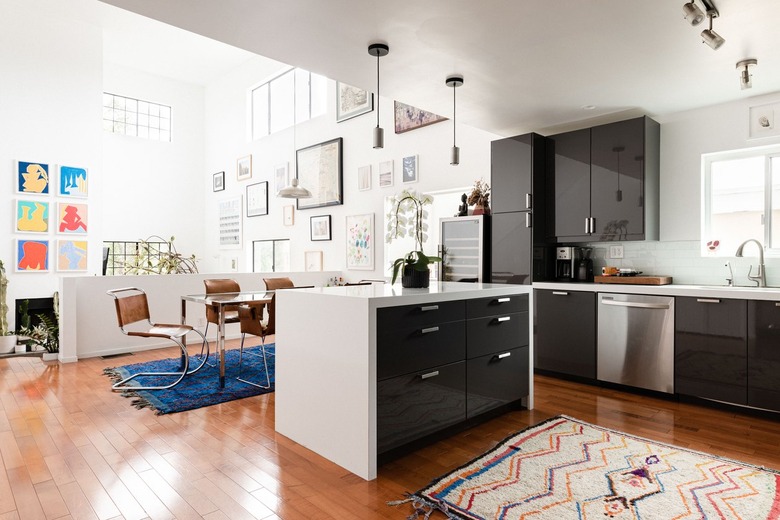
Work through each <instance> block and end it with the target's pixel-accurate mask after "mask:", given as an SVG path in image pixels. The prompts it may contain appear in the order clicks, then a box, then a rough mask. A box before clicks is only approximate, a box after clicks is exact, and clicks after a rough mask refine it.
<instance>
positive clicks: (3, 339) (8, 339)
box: [0, 335, 16, 354]
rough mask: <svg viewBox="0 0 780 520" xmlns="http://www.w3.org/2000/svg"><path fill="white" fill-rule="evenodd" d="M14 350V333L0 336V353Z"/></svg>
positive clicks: (8, 352)
mask: <svg viewBox="0 0 780 520" xmlns="http://www.w3.org/2000/svg"><path fill="white" fill-rule="evenodd" d="M14 350H16V335H13V336H0V354H10V353H11V352H13V351H14Z"/></svg>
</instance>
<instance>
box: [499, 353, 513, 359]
mask: <svg viewBox="0 0 780 520" xmlns="http://www.w3.org/2000/svg"><path fill="white" fill-rule="evenodd" d="M511 355H512V353H511V352H504V353H503V354H499V355H497V356H496V357H497V358H498V359H504V358H508V357H509V356H511Z"/></svg>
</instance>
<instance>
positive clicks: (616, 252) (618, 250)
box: [609, 246, 623, 258]
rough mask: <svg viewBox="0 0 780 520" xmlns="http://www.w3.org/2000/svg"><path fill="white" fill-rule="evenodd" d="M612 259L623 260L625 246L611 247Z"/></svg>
mask: <svg viewBox="0 0 780 520" xmlns="http://www.w3.org/2000/svg"><path fill="white" fill-rule="evenodd" d="M609 257H610V258H623V246H609Z"/></svg>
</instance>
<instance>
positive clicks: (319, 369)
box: [275, 282, 533, 480]
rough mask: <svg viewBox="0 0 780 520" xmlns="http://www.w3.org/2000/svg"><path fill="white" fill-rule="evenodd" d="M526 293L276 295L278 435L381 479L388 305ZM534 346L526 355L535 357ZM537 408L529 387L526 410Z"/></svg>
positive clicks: (481, 287) (483, 289)
mask: <svg viewBox="0 0 780 520" xmlns="http://www.w3.org/2000/svg"><path fill="white" fill-rule="evenodd" d="M526 294H527V295H528V298H529V299H530V298H532V287H531V286H530V285H506V284H485V283H457V282H443V283H437V282H431V286H430V287H429V288H427V289H405V288H402V287H401V286H400V284H399V285H390V284H373V285H359V286H345V287H318V288H311V289H296V290H289V291H279V292H278V293H277V295H276V397H275V414H276V415H275V421H276V422H275V427H276V431H277V432H279V433H280V434H282V435H284V436H286V437H288V438H290V439H292V440H294V441H295V442H298V443H299V444H301V445H303V446H305V447H306V448H308V449H310V450H312V451H314V452H316V453H318V454H320V455H322V456H323V457H325V458H327V459H329V460H331V461H333V462H335V463H336V464H339V465H340V466H342V467H344V468H346V469H347V470H349V471H351V472H352V473H355V474H356V475H359V476H360V477H362V478H364V479H366V480H371V479H374V478H376V472H377V453H378V450H377V395H378V392H377V381H378V375H377V373H378V372H377V359H378V357H377V344H378V340H377V337H378V335H379V329H381V328H382V326H383V325H384V326H385V328H386V327H387V325H388V323H384V322H383V323H379V321H380V320H379V317H380V316H382V315H384V316H386V315H387V313H386V312H384V311H386V310H388V309H387V308H390V307H397V306H411V305H420V306H421V307H426V306H427V307H431V308H432V309H433V308H438V307H439V305H437V304H441V303H442V302H444V303H445V304H446V303H447V302H458V301H463V300H468V301H471V300H480V299H485V298H495V299H499V298H500V299H502V300H503V299H506V300H509V299H510V297H513V296H519V295H526ZM445 306H448V305H441V307H445ZM529 306H530V308H532V303H529ZM464 308H465V305H464ZM421 310H431V309H421ZM527 314H528V326H529V327H530V325H531V313H530V312H528V313H527ZM391 325H392V324H391ZM413 326H416V325H413ZM435 328H436V329H438V327H435ZM464 330H465V329H464ZM426 332H427V331H426ZM448 344H449V343H445V344H444V347H446V345H448ZM532 348H533V347H532V345H529V348H528V349H527V350H525V352H528V355H529V356H530V359H533V352H532V350H531V349H532ZM400 350H401V349H399V351H400ZM399 355H400V354H399ZM409 357H413V356H407V357H405V358H404V359H408V358H409ZM528 365H529V368H528V375H529V379H532V377H531V374H532V367H531V366H530V365H531V364H530V363H528ZM531 385H532V383H531ZM524 404H526V403H524ZM532 406H533V386H530V387H529V391H528V396H527V407H528V408H532Z"/></svg>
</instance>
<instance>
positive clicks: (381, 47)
mask: <svg viewBox="0 0 780 520" xmlns="http://www.w3.org/2000/svg"><path fill="white" fill-rule="evenodd" d="M389 52H390V47H389V46H388V45H386V44H384V43H372V44H371V45H369V46H368V53H369V54H370V55H371V56H376V128H374V148H384V147H385V131H384V129H383V128H381V127H380V126H379V105H381V104H382V103H381V102H380V101H379V58H381V57H382V56H387V55H388V53H389Z"/></svg>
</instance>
